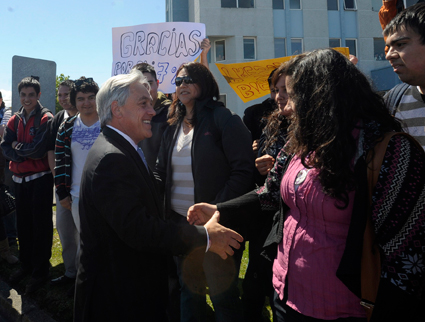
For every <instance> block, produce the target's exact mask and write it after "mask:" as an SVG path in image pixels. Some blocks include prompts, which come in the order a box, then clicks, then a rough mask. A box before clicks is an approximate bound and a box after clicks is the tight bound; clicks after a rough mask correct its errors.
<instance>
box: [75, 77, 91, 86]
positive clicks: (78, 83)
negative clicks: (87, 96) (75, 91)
mask: <svg viewBox="0 0 425 322" xmlns="http://www.w3.org/2000/svg"><path fill="white" fill-rule="evenodd" d="M74 84H75V86H77V87H80V86H81V85H83V84H94V80H93V78H86V79H77V80H76V81H74Z"/></svg>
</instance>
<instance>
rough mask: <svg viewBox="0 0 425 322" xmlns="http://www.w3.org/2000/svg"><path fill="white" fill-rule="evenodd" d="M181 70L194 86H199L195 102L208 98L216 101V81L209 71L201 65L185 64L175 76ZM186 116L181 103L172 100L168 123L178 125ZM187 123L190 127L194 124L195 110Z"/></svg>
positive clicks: (217, 95) (178, 71) (218, 94)
mask: <svg viewBox="0 0 425 322" xmlns="http://www.w3.org/2000/svg"><path fill="white" fill-rule="evenodd" d="M182 69H185V70H186V72H187V74H188V76H190V77H191V78H192V79H193V81H194V82H195V84H197V85H198V86H199V89H200V91H201V93H200V95H199V97H198V98H197V99H196V100H197V101H202V100H204V99H207V98H210V99H215V100H218V99H219V96H220V91H219V89H218V84H217V81H216V80H215V78H214V76H213V74H212V73H211V71H210V70H209V69H208V68H207V67H205V66H204V65H202V64H201V63H194V62H191V63H186V64H183V65H181V66H180V67H179V69H178V70H177V72H176V75H178V74H179V73H180V71H181V70H182ZM185 115H186V108H185V107H184V105H183V103H182V102H180V100H179V99H178V97H177V96H176V98H175V99H174V101H173V103H172V104H171V106H170V110H169V114H168V123H169V124H171V125H173V124H177V123H179V122H180V121H181V120H183V118H184V116H185ZM189 122H190V123H191V124H192V125H195V123H196V110H195V109H194V110H193V117H192V119H191V120H189Z"/></svg>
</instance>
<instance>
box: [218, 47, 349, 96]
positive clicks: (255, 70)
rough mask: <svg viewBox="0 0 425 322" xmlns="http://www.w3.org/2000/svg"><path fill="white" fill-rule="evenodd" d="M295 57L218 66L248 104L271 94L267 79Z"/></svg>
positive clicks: (340, 48) (342, 51) (346, 50)
mask: <svg viewBox="0 0 425 322" xmlns="http://www.w3.org/2000/svg"><path fill="white" fill-rule="evenodd" d="M334 49H335V50H337V51H339V52H340V53H342V54H344V55H345V56H347V57H349V50H348V48H345V47H339V48H334ZM293 57H295V56H287V57H281V58H273V59H266V60H257V61H251V62H247V63H237V64H219V63H216V66H217V68H218V70H219V71H220V73H221V74H222V75H223V76H224V78H225V79H226V81H227V82H228V83H229V85H230V86H231V87H232V88H233V90H234V91H235V92H236V94H237V95H238V96H239V97H240V99H241V100H242V101H243V102H244V103H246V102H249V101H252V100H255V99H257V98H260V97H263V96H265V95H268V94H270V88H269V83H268V82H267V78H268V77H269V75H270V73H271V72H272V70H273V69H275V68H278V67H279V66H280V64H282V63H284V62H286V61H288V60H290V59H291V58H293Z"/></svg>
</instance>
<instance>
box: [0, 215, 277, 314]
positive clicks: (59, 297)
mask: <svg viewBox="0 0 425 322" xmlns="http://www.w3.org/2000/svg"><path fill="white" fill-rule="evenodd" d="M54 210H56V209H54ZM248 248H249V242H247V243H246V247H245V251H244V253H243V257H242V262H241V268H240V271H239V289H240V291H241V294H242V281H243V279H244V277H245V272H246V269H247V266H248ZM11 251H12V253H14V254H15V255H16V256H18V253H19V251H18V248H17V246H13V247H12V248H11ZM50 263H51V265H52V268H51V269H50V278H51V279H53V278H56V277H59V276H61V275H63V274H64V272H65V268H64V265H63V260H62V246H61V244H60V240H59V235H58V232H57V230H56V229H55V230H54V233H53V247H52V257H51V259H50ZM18 267H19V264H15V265H8V264H6V263H5V261H1V262H0V276H1V277H3V279H5V280H7V278H8V277H9V276H10V274H11V273H12V272H13V271H14V270H15V269H17V268H18ZM28 280H29V277H27V278H26V279H24V280H23V281H21V282H20V283H19V284H18V285H17V286H15V289H16V290H17V292H18V293H19V294H21V295H22V294H23V293H24V292H25V285H26V283H27V282H28ZM69 287H70V286H53V285H51V284H50V283H46V284H45V285H44V286H43V287H41V288H40V289H39V290H38V291H36V292H35V293H33V294H30V295H25V296H28V297H30V298H32V299H33V300H35V301H36V302H37V304H38V306H39V307H40V309H42V310H44V311H45V312H47V313H48V314H50V315H51V316H52V317H53V318H54V319H55V320H56V321H58V322H72V317H73V305H74V300H73V298H71V297H69V296H68V295H67V293H68V291H69ZM207 304H208V306H209V310H208V311H207V312H208V319H207V321H205V322H214V313H213V312H214V308H213V305H212V303H211V300H210V298H209V296H208V295H207ZM263 321H273V318H272V312H271V309H270V305H268V303H266V306H265V307H264V308H263Z"/></svg>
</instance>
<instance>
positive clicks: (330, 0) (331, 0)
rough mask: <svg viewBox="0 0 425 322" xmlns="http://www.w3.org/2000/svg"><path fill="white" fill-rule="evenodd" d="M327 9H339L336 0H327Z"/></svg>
mask: <svg viewBox="0 0 425 322" xmlns="http://www.w3.org/2000/svg"><path fill="white" fill-rule="evenodd" d="M328 10H337V11H338V10H339V6H338V0H328Z"/></svg>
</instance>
